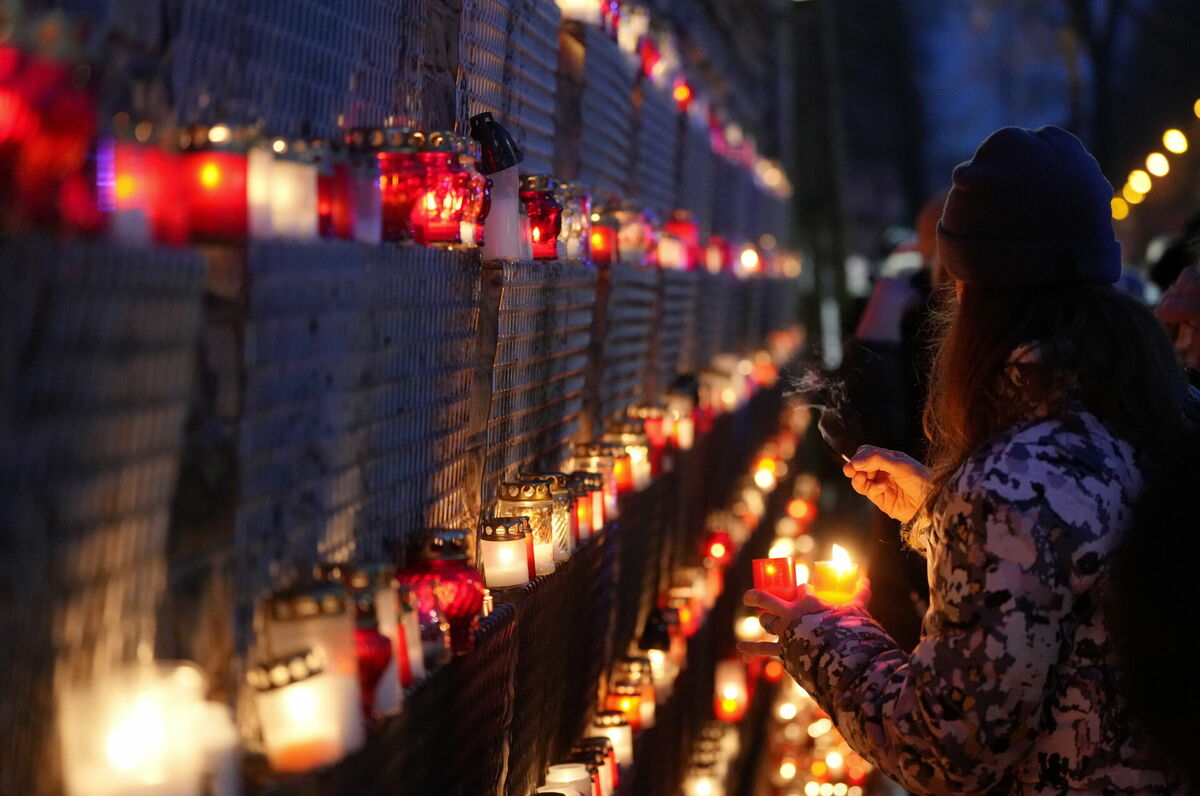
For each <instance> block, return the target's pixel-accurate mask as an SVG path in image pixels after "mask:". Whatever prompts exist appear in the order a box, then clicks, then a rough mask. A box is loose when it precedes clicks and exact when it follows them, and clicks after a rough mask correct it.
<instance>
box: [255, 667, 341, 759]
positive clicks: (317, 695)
mask: <svg viewBox="0 0 1200 796" xmlns="http://www.w3.org/2000/svg"><path fill="white" fill-rule="evenodd" d="M246 679H247V681H248V682H249V683H250V685H251V686H252V687H253V688H254V689H255V691H256V697H255V706H256V707H257V709H258V718H259V724H260V725H261V727H262V739H263V746H264V747H265V750H266V754H267V762H268V763H270V765H271V768H273V769H275V770H276V771H283V772H300V771H310V770H312V769H314V768H319V767H321V766H325V765H329V764H330V763H334V762H336V761H337V760H340V759H341V758H343V757H345V756H346V755H347V754H349V753H351V752H353V751H355V750H356V749H358V748H359V747H360V746H362V743H363V722H362V713H361V712H360V709H359V700H358V682H357V680H356V679H355V678H353V677H347V676H344V675H338V674H335V673H333V672H332V671H329V670H327V669H326V668H325V666H324V660H323V658H322V656H321V655H320V654H318V653H317V652H315V651H313V650H308V651H306V652H302V653H298V654H295V655H290V656H287V657H284V658H280V659H278V660H275V661H272V662H271V663H269V664H267V665H265V666H259V667H255V668H254V669H251V670H250V671H249V672H248V673H247V675H246Z"/></svg>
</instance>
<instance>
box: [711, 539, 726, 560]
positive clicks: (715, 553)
mask: <svg viewBox="0 0 1200 796" xmlns="http://www.w3.org/2000/svg"><path fill="white" fill-rule="evenodd" d="M708 552H709V553H711V554H712V557H713V558H724V557H725V545H723V544H721V543H720V542H713V543H712V547H710V548H709V549H708Z"/></svg>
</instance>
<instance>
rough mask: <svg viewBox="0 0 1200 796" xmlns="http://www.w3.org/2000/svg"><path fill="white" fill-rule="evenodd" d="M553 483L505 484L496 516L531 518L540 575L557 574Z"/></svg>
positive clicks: (493, 510) (537, 569) (496, 506)
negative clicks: (555, 572)
mask: <svg viewBox="0 0 1200 796" xmlns="http://www.w3.org/2000/svg"><path fill="white" fill-rule="evenodd" d="M550 488H551V482H550V481H549V480H547V479H538V480H531V481H525V482H520V481H516V482H507V481H506V482H502V483H501V484H500V487H499V489H498V490H497V491H496V504H495V506H493V508H492V513H493V514H494V515H495V516H497V517H528V518H529V527H530V530H532V531H533V560H534V568H535V570H536V572H537V574H538V575H549V574H550V573H551V572H553V571H554V497H553V496H552V495H551V493H550Z"/></svg>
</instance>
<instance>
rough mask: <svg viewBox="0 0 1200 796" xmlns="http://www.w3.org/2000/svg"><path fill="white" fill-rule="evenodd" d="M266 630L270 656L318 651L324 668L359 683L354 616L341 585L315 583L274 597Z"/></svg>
mask: <svg viewBox="0 0 1200 796" xmlns="http://www.w3.org/2000/svg"><path fill="white" fill-rule="evenodd" d="M265 629H266V649H267V654H268V655H270V656H272V657H276V658H278V657H282V656H284V655H289V654H291V653H295V652H298V651H300V650H309V649H312V650H316V651H317V654H318V655H320V656H321V658H322V660H323V661H324V662H325V663H324V665H323V666H324V668H326V669H328V670H329V671H331V672H333V673H334V674H339V675H345V676H349V677H352V678H355V679H356V680H357V677H358V656H357V654H356V653H355V647H354V614H353V612H352V611H351V610H350V603H349V598H348V596H347V594H346V589H345V587H344V586H343V585H342V584H341V583H328V582H327V583H314V584H311V585H307V586H301V587H299V588H296V589H293V590H291V591H287V592H282V593H280V594H276V595H275V596H273V597H271V598H270V600H268V601H267V617H266V625H265Z"/></svg>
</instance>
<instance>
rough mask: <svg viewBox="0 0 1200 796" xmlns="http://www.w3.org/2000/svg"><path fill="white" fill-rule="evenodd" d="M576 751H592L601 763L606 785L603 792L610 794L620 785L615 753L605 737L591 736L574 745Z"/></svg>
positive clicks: (609, 741)
mask: <svg viewBox="0 0 1200 796" xmlns="http://www.w3.org/2000/svg"><path fill="white" fill-rule="evenodd" d="M576 748H578V749H591V750H594V751H595V752H596V753H597V754H598V756H599V758H600V759H601V761H603V769H602V771H603V776H604V779H605V782H606V783H607V785H606V787H605V790H606V792H607V793H609V794H611V793H612V792H613V791H615V790H616V789H617V786H618V785H620V784H621V774H620V771H619V770H618V768H617V753H616V748H615V747H614V746H613V742H612V741H611V740H609V739H608V738H607V737H606V736H597V735H591V736H588V737H586V738H583V739H581V740H580V741H579V743H578V744H576Z"/></svg>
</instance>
